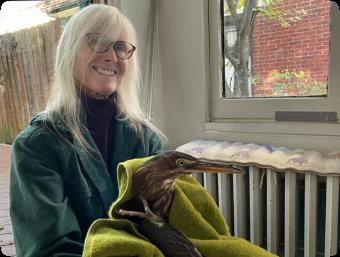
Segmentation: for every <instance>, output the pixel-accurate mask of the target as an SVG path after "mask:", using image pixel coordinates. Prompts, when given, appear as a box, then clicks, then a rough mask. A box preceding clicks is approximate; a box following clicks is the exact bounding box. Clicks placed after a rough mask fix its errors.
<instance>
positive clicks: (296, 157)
mask: <svg viewBox="0 0 340 257" xmlns="http://www.w3.org/2000/svg"><path fill="white" fill-rule="evenodd" d="M177 150H178V151H180V152H184V153H187V154H190V155H192V156H194V157H196V158H199V159H205V160H214V161H222V162H226V163H232V164H236V165H241V166H247V165H255V166H258V167H262V168H271V169H277V170H279V171H287V170H294V171H296V172H304V173H308V172H310V173H315V174H318V175H324V176H326V175H334V176H340V152H318V151H307V150H303V149H289V148H286V147H274V146H273V145H270V144H267V145H258V144H242V143H240V142H235V143H232V142H226V141H213V140H195V141H191V142H189V143H187V144H184V145H182V146H180V147H178V148H177Z"/></svg>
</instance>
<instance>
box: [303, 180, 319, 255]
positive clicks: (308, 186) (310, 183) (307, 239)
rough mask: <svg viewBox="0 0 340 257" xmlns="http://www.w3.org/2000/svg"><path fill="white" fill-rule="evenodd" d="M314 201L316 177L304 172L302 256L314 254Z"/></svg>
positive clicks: (315, 199)
mask: <svg viewBox="0 0 340 257" xmlns="http://www.w3.org/2000/svg"><path fill="white" fill-rule="evenodd" d="M316 201H317V177H316V175H314V174H306V175H305V231H304V257H315V256H316V215H317V214H316V211H317V209H316Z"/></svg>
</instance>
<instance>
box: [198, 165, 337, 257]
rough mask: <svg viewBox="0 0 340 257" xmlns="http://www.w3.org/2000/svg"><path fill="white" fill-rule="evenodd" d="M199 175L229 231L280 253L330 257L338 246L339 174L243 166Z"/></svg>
mask: <svg viewBox="0 0 340 257" xmlns="http://www.w3.org/2000/svg"><path fill="white" fill-rule="evenodd" d="M246 171H247V172H246V173H245V174H233V175H226V174H206V173H205V174H201V175H195V177H196V178H197V180H198V181H200V183H201V184H202V185H203V186H204V187H205V188H206V189H207V191H208V192H209V193H210V194H211V195H212V197H213V198H214V199H215V201H216V203H217V204H218V206H219V208H220V209H221V211H222V213H223V215H224V217H225V219H226V221H227V223H228V225H229V228H230V231H231V233H232V234H233V235H234V236H237V237H242V238H245V239H247V240H249V241H251V242H252V243H254V244H256V245H259V246H261V247H263V248H265V249H267V250H268V251H270V252H273V253H276V254H278V255H279V256H284V257H295V256H304V257H316V256H317V257H321V256H325V257H329V256H333V255H335V254H336V252H337V251H338V245H340V244H339V241H340V240H339V231H340V229H339V222H338V220H339V177H337V176H318V175H315V174H311V173H301V172H299V173H296V172H293V171H289V170H288V171H287V170H286V171H285V172H280V171H277V170H273V169H261V168H259V167H256V166H247V167H246Z"/></svg>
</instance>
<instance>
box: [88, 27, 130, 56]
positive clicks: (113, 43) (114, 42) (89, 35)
mask: <svg viewBox="0 0 340 257" xmlns="http://www.w3.org/2000/svg"><path fill="white" fill-rule="evenodd" d="M96 34H97V35H99V33H87V34H85V36H86V38H87V44H88V46H89V47H90V48H91V50H92V51H93V52H95V53H105V52H106V51H107V50H109V49H110V47H111V46H112V48H113V51H114V52H115V54H116V55H117V57H118V58H119V59H121V60H127V59H129V58H130V57H131V56H132V55H133V53H134V52H135V50H136V47H135V46H134V45H133V44H131V43H130V42H127V41H122V40H118V41H113V42H111V43H110V44H108V45H107V48H105V50H103V51H96V50H95V48H94V47H93V45H91V44H90V43H89V41H90V37H91V36H93V35H96ZM117 43H118V44H120V43H127V44H129V45H130V46H131V47H132V49H131V50H130V53H129V55H128V57H125V58H122V57H121V56H119V53H117V52H116V49H115V46H116V44H117Z"/></svg>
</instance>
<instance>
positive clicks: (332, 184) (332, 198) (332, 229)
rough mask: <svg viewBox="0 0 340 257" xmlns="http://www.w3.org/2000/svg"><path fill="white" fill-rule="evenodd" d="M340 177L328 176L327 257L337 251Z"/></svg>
mask: <svg viewBox="0 0 340 257" xmlns="http://www.w3.org/2000/svg"><path fill="white" fill-rule="evenodd" d="M339 181H340V180H339V177H327V189H326V225H325V257H329V256H333V255H335V254H336V253H337V239H338V215H339Z"/></svg>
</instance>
